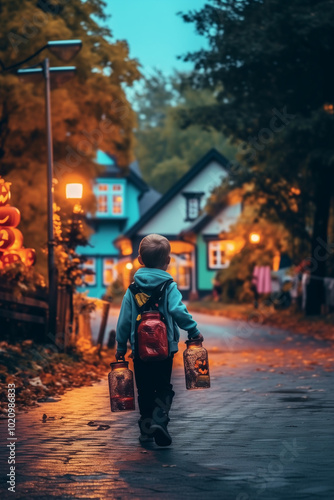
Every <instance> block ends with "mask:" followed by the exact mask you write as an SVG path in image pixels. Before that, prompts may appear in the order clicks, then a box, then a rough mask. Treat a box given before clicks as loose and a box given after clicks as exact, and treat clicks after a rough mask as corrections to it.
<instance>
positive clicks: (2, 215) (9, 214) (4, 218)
mask: <svg viewBox="0 0 334 500" xmlns="http://www.w3.org/2000/svg"><path fill="white" fill-rule="evenodd" d="M20 220H21V214H20V210H18V209H17V208H15V207H11V206H9V205H7V206H5V207H0V227H1V226H9V227H17V226H18V225H19V224H20Z"/></svg>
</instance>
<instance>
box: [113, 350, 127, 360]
mask: <svg viewBox="0 0 334 500" xmlns="http://www.w3.org/2000/svg"><path fill="white" fill-rule="evenodd" d="M124 356H125V354H124V353H122V352H118V351H116V353H115V358H116V361H120V360H122V361H124V360H125V358H124Z"/></svg>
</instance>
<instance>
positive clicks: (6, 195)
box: [0, 179, 11, 207]
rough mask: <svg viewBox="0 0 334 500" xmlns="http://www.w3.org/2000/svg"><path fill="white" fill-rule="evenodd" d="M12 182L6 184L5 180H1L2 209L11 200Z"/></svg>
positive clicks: (0, 197) (0, 203) (0, 196)
mask: <svg viewBox="0 0 334 500" xmlns="http://www.w3.org/2000/svg"><path fill="white" fill-rule="evenodd" d="M10 185H11V183H10V182H5V181H4V179H0V207H3V206H4V205H7V203H9V200H10Z"/></svg>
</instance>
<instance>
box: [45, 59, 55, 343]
mask: <svg viewBox="0 0 334 500" xmlns="http://www.w3.org/2000/svg"><path fill="white" fill-rule="evenodd" d="M42 68H43V74H44V79H45V117H46V137H47V155H48V161H47V193H48V201H47V204H48V274H49V333H50V334H51V335H52V336H53V338H55V337H56V333H57V282H58V276H57V270H56V266H55V239H54V229H53V201H54V200H53V199H54V187H53V142H52V126H51V85H50V62H49V58H48V57H46V58H45V59H44V61H43V63H42Z"/></svg>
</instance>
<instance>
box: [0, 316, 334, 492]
mask: <svg viewBox="0 0 334 500" xmlns="http://www.w3.org/2000/svg"><path fill="white" fill-rule="evenodd" d="M195 317H196V319H197V320H198V321H199V324H200V325H201V331H203V334H204V335H205V338H206V342H205V345H206V346H207V347H208V348H209V356H210V363H211V365H210V366H211V382H212V387H211V389H210V390H202V391H186V389H185V382H184V373H183V369H182V364H181V362H182V358H181V355H180V354H179V355H178V357H177V359H176V362H175V365H176V367H175V370H174V373H173V383H174V387H175V390H176V397H175V400H174V404H173V408H172V411H171V423H170V432H171V434H172V437H173V443H172V445H171V446H170V447H169V448H158V447H157V446H156V445H155V444H152V445H149V446H147V447H146V448H143V447H141V446H140V445H139V442H138V427H137V418H138V414H137V411H135V412H128V413H118V414H117V413H114V414H112V413H111V412H110V405H109V394H108V387H107V378H105V379H104V380H102V381H101V382H99V383H97V384H95V385H94V386H88V387H82V388H79V389H74V390H72V391H68V392H67V393H66V394H65V395H64V396H63V397H62V398H61V400H59V401H56V402H51V403H43V404H41V405H40V406H39V407H37V408H33V409H31V410H30V411H29V412H27V413H19V415H18V417H17V428H16V436H17V444H16V453H17V456H16V459H17V460H16V472H17V474H16V493H11V492H9V491H8V490H7V485H6V480H7V476H6V474H7V473H8V472H9V466H8V464H7V458H8V448H6V441H7V423H6V421H5V420H1V422H0V431H1V443H2V446H1V464H2V465H1V472H2V474H1V489H2V493H1V498H17V499H22V500H23V499H30V498H36V499H45V500H46V499H49V498H52V499H65V498H71V499H75V498H77V499H79V498H80V499H81V498H86V499H109V498H111V499H122V500H123V499H128V498H129V499H130V498H131V499H142V498H152V499H156V498H159V499H160V498H161V499H185V498H189V499H190V498H194V499H202V498H210V499H227V500H230V499H233V500H249V499H257V498H259V499H267V500H275V499H279V500H280V499H293V500H299V499H326V500H328V499H329V498H333V497H334V487H333V482H332V471H333V465H334V464H333V424H332V422H333V420H332V419H333V407H334V404H333V393H332V392H330V389H331V388H332V386H333V371H332V358H331V356H332V346H331V345H330V343H328V342H324V341H321V340H315V339H310V338H306V337H303V336H301V335H294V336H292V335H291V334H288V333H287V332H277V331H273V329H270V330H269V329H268V327H267V328H261V327H257V328H256V329H254V331H253V334H252V335H250V336H248V340H246V339H245V338H244V339H241V340H240V337H239V339H238V338H237V337H235V339H234V340H233V341H232V340H231V338H232V337H233V332H234V331H236V329H237V328H240V322H239V323H238V325H237V323H236V322H233V321H231V320H227V319H225V318H211V317H209V316H204V315H195ZM222 332H224V334H222ZM226 339H228V341H227V340H226ZM182 350H183V344H182V342H181V343H180V351H182ZM275 351H276V352H275ZM273 359H276V360H277V361H276V362H273ZM309 359H313V360H314V361H313V364H312V361H310V362H309ZM111 361H113V360H111ZM43 414H46V415H47V418H46V419H44V420H43ZM89 422H90V423H91V424H92V425H88V423H89Z"/></svg>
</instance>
